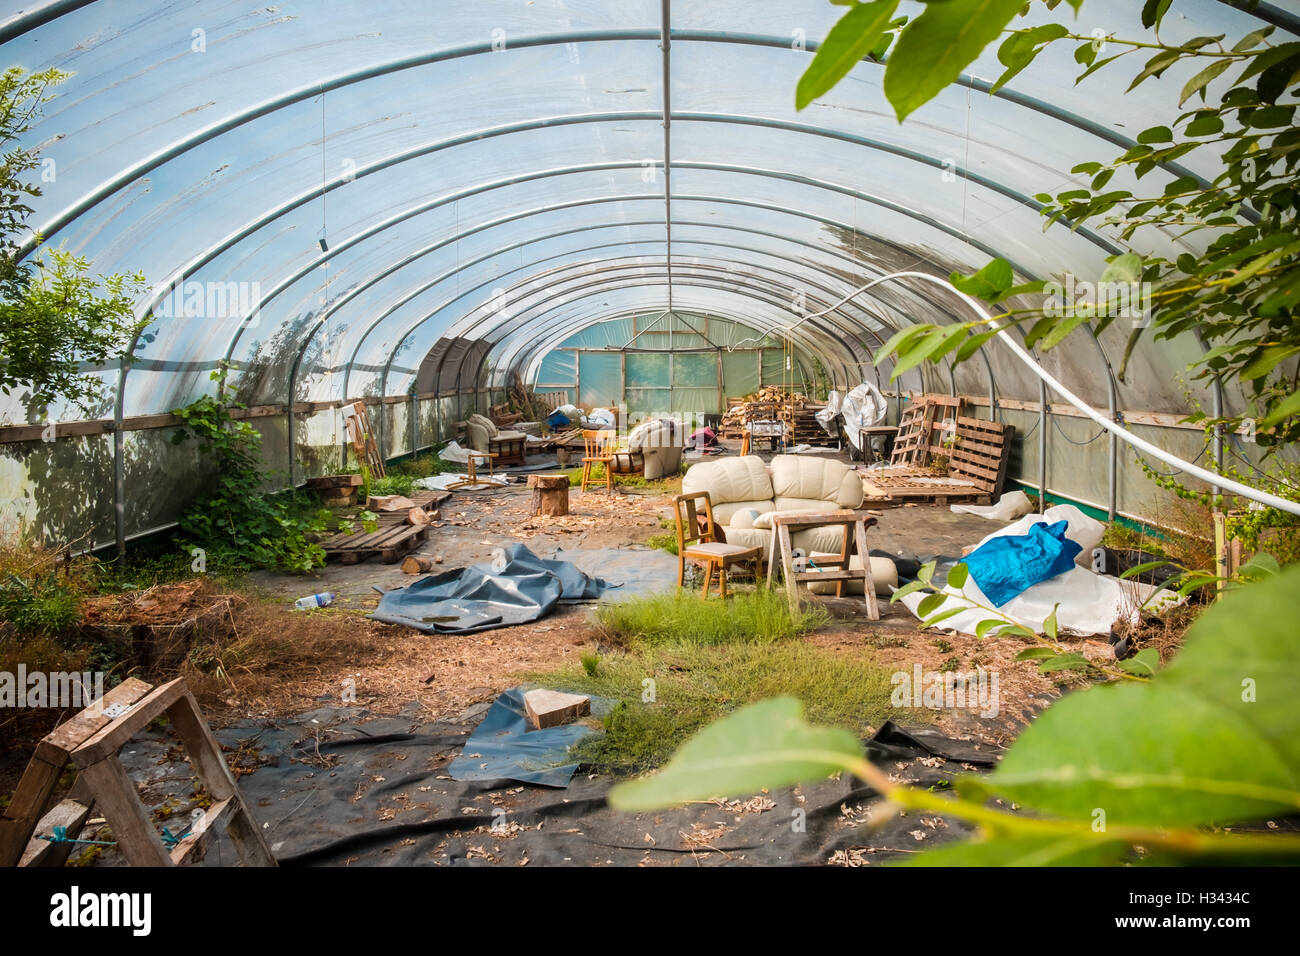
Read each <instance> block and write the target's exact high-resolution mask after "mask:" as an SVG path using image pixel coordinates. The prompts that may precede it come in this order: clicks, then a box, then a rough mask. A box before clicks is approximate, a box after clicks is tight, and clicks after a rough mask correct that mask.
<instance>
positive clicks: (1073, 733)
mask: <svg viewBox="0 0 1300 956" xmlns="http://www.w3.org/2000/svg"><path fill="white" fill-rule="evenodd" d="M1298 590H1300V566H1292V567H1290V568H1288V569H1286V570H1285V571H1283V572H1282V573H1281V574H1278V575H1276V576H1273V577H1270V578H1267V579H1265V580H1263V581H1260V582H1258V583H1254V584H1250V585H1247V586H1245V587H1242V588H1239V589H1235V590H1233V591H1231V592H1229V593H1228V594H1227V595H1225V597H1224V598H1223V600H1222V601H1219V602H1218V603H1216V604H1214V605H1212V606H1210V607H1209V608H1208V609H1207V610H1206V611H1205V612H1204V613H1203V614H1202V615H1201V617H1200V618H1199V619H1198V620H1197V621H1196V622H1195V623H1194V624H1193V625H1192V627H1191V628H1190V629H1189V630H1188V632H1187V635H1186V640H1185V644H1184V646H1183V648H1182V650H1181V651H1180V652H1179V653H1178V655H1177V656H1176V657H1175V658H1174V659H1173V660H1172V661H1171V662H1170V663H1169V664H1168V666H1166V667H1165V668H1164V670H1163V671H1161V672H1160V675H1159V679H1157V680H1153V681H1151V682H1149V683H1143V684H1137V683H1132V682H1127V681H1121V682H1118V683H1114V684H1107V685H1103V686H1097V687H1091V688H1088V689H1087V690H1084V691H1081V692H1078V693H1074V694H1070V695H1069V696H1067V697H1064V698H1062V699H1061V700H1059V701H1057V702H1056V703H1055V704H1053V705H1052V706H1051V707H1050V708H1048V709H1047V710H1046V711H1045V712H1044V713H1042V714H1041V715H1040V716H1039V718H1038V719H1037V720H1036V721H1035V722H1034V723H1033V724H1032V725H1030V726H1029V727H1028V728H1027V729H1026V730H1025V731H1024V733H1022V734H1021V736H1020V738H1019V739H1018V740H1017V741H1016V742H1015V744H1014V745H1013V746H1012V747H1011V749H1010V750H1009V751H1008V752H1007V754H1006V756H1005V757H1004V758H1003V760H1002V762H1001V763H1000V764H999V765H998V767H997V769H996V770H995V771H994V772H993V773H992V774H991V775H989V776H988V777H986V778H982V779H980V780H975V781H974V782H973V783H971V784H970V787H971V788H972V789H975V790H979V789H983V790H985V791H986V792H989V793H993V794H996V795H998V796H1001V797H1002V798H1003V799H1010V800H1014V801H1015V802H1017V803H1021V804H1024V805H1026V806H1032V807H1034V809H1035V810H1036V811H1039V812H1042V813H1046V814H1051V815H1055V816H1059V817H1068V818H1074V819H1089V818H1091V816H1092V814H1093V811H1094V810H1095V809H1097V808H1102V809H1104V810H1105V812H1106V815H1107V818H1108V821H1109V822H1110V823H1111V824H1150V825H1157V826H1203V825H1228V824H1232V823H1236V822H1243V821H1248V820H1258V819H1261V818H1267V817H1268V816H1271V815H1273V814H1276V813H1284V812H1294V811H1295V810H1296V808H1297V807H1298V806H1300V734H1297V733H1296V732H1295V729H1296V718H1295V701H1296V700H1298V699H1300V644H1297V642H1296V640H1295V633H1294V623H1293V622H1294V606H1295V597H1294V596H1295V594H1296V593H1297V591H1298ZM962 785H963V786H965V785H966V784H965V783H964V782H963V784H962Z"/></svg>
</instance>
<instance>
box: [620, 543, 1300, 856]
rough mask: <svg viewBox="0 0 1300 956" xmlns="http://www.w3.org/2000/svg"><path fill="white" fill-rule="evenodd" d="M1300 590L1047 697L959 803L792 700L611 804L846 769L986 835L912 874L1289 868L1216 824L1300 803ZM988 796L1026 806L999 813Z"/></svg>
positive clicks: (1274, 846)
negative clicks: (1299, 636)
mask: <svg viewBox="0 0 1300 956" xmlns="http://www.w3.org/2000/svg"><path fill="white" fill-rule="evenodd" d="M1297 587H1300V568H1293V569H1290V570H1288V571H1286V572H1284V573H1282V574H1279V575H1276V576H1273V577H1269V578H1267V579H1264V580H1262V581H1261V582H1260V583H1257V584H1254V585H1251V586H1248V587H1246V588H1243V589H1241V590H1240V591H1238V592H1236V593H1233V594H1230V595H1229V596H1227V597H1226V598H1225V599H1224V600H1223V601H1222V602H1221V603H1219V604H1217V605H1215V606H1214V607H1213V608H1211V609H1210V610H1209V611H1207V612H1206V613H1205V614H1204V615H1203V616H1202V617H1201V618H1200V619H1199V620H1198V621H1197V622H1196V623H1195V624H1194V625H1193V626H1192V628H1191V630H1189V632H1188V634H1187V640H1186V643H1185V645H1184V647H1183V650H1182V652H1181V653H1180V654H1179V656H1178V657H1177V658H1176V659H1175V660H1174V661H1173V662H1172V663H1171V664H1170V665H1169V666H1168V667H1166V668H1165V669H1164V670H1163V671H1162V672H1161V673H1160V674H1158V675H1157V676H1156V678H1155V679H1154V680H1152V681H1149V682H1146V683H1142V684H1106V685H1100V686H1095V687H1091V688H1089V689H1087V690H1084V691H1080V692H1077V693H1074V694H1071V695H1069V696H1068V697H1066V698H1064V699H1062V700H1060V701H1058V702H1057V703H1055V704H1053V705H1052V706H1051V707H1050V708H1049V709H1048V710H1047V711H1045V712H1044V713H1043V714H1042V715H1040V716H1039V718H1038V719H1037V720H1036V721H1034V723H1032V724H1031V725H1030V726H1029V727H1028V728H1027V729H1026V730H1025V731H1024V732H1023V733H1022V734H1021V735H1020V737H1019V738H1018V739H1017V740H1016V742H1015V743H1014V744H1013V745H1012V746H1011V748H1010V749H1009V750H1008V752H1007V753H1006V755H1005V757H1004V758H1003V759H1002V761H1001V762H1000V763H999V764H998V766H997V768H996V769H995V770H994V771H993V772H992V773H991V774H989V775H987V776H983V777H980V776H974V775H972V776H963V777H959V778H958V779H957V781H956V784H957V786H956V792H957V798H956V799H953V798H950V797H947V796H942V795H939V794H936V793H930V792H926V791H919V790H914V789H911V788H909V787H906V786H903V785H899V784H897V783H894V782H893V781H891V780H890V779H889V777H888V776H887V775H886V774H884V773H883V772H882V771H881V770H880V769H878V768H876V767H874V766H873V765H871V764H870V763H869V762H868V761H867V760H866V759H865V758H864V757H863V756H862V752H861V749H860V747H859V746H858V744H857V742H856V741H849V740H846V739H845V737H844V736H843V735H838V734H836V735H833V736H823V734H825V733H826V732H825V731H821V730H819V729H818V728H815V727H811V726H809V725H807V724H805V723H803V721H802V718H801V714H800V708H799V706H798V705H797V703H796V702H793V701H788V700H785V701H781V700H778V701H767V702H764V703H762V704H758V705H754V706H751V707H748V708H744V709H742V710H740V711H738V712H736V713H735V714H733V715H731V716H730V717H728V718H727V719H726V720H724V721H722V722H721V723H719V724H716V725H714V726H712V727H709V728H708V729H706V730H705V731H703V732H702V733H701V734H700V735H699V736H697V737H695V738H693V739H692V740H691V741H689V742H688V743H687V744H686V745H685V746H684V747H683V748H682V752H681V754H680V755H679V757H680V759H678V758H674V759H673V760H672V761H671V762H670V763H669V764H668V766H667V767H666V768H665V769H664V771H663V772H662V773H660V774H658V775H657V776H655V777H653V778H650V779H648V780H644V781H635V782H632V783H627V784H622V785H620V786H618V787H616V788H614V790H612V791H611V792H610V797H609V799H610V802H611V804H612V805H614V806H616V807H620V808H623V809H637V810H650V809H655V808H658V807H662V806H667V805H669V804H672V803H677V802H682V801H685V800H703V799H709V798H711V797H714V796H718V795H727V796H740V795H743V794H746V793H750V792H753V791H754V790H755V789H760V788H763V787H775V786H785V785H788V784H791V783H794V782H799V781H803V780H811V779H816V778H819V777H825V776H827V775H828V774H830V773H832V772H836V771H848V772H851V773H854V774H856V775H858V776H860V777H861V778H862V779H864V780H866V781H867V782H868V783H869V784H871V785H872V786H873V787H875V788H876V789H877V790H878V791H880V792H881V793H882V794H883V795H885V796H886V797H887V798H888V799H889V800H890V802H892V803H893V804H895V805H896V806H899V807H902V808H904V809H917V810H924V811H929V812H938V813H944V814H947V815H951V816H957V817H960V818H963V819H966V820H969V821H971V822H973V823H975V824H977V825H978V826H979V827H980V828H981V830H982V836H983V837H984V840H983V841H982V842H976V843H970V844H964V845H962V846H959V847H953V848H946V849H943V850H940V851H937V852H935V853H934V854H933V855H931V854H922V855H921V856H920V857H919V858H918V859H916V861H915V862H916V863H917V864H921V865H924V864H926V863H935V864H951V865H1009V864H1029V863H1034V864H1049V863H1072V864H1076V865H1079V864H1084V865H1089V864H1091V865H1096V864H1115V863H1121V862H1157V863H1204V862H1209V861H1214V862H1241V861H1246V860H1259V859H1261V858H1270V859H1273V860H1275V861H1283V860H1290V861H1295V860H1298V859H1300V840H1297V839H1296V838H1295V837H1294V836H1291V835H1275V834H1258V835H1257V834H1239V833H1229V832H1219V831H1216V830H1214V829H1212V828H1220V827H1226V826H1238V825H1242V824H1249V823H1251V822H1254V821H1259V820H1264V819H1268V818H1269V817H1271V816H1275V815H1281V814H1286V813H1294V812H1295V811H1296V809H1297V808H1300V736H1297V734H1296V733H1295V729H1296V728H1295V710H1294V701H1295V699H1296V696H1297V695H1298V694H1300V648H1297V645H1296V643H1295V640H1294V633H1293V628H1292V626H1291V623H1290V621H1291V618H1290V611H1291V608H1292V606H1293V604H1294V598H1293V595H1294V593H1295V590H1296V588H1297ZM850 744H851V746H850ZM992 797H996V798H998V799H1000V800H1001V801H1002V802H1003V804H1007V803H1010V802H1013V801H1014V802H1015V803H1016V804H1019V805H1021V807H1022V808H1023V810H1024V811H1027V812H1023V813H1011V812H1007V811H1004V810H998V809H993V808H992V807H991V806H990V805H989V804H988V802H987V801H988V800H989V799H990V798H992Z"/></svg>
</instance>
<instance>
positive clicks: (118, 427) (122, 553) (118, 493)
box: [113, 342, 134, 564]
mask: <svg viewBox="0 0 1300 956" xmlns="http://www.w3.org/2000/svg"><path fill="white" fill-rule="evenodd" d="M132 345H134V342H132ZM129 355H130V353H129V352H128V353H127V354H125V355H123V356H122V358H121V367H120V368H119V370H118V373H117V400H116V401H115V402H114V403H113V536H114V538H115V539H116V541H117V560H118V563H119V564H121V563H124V562H125V561H126V434H125V433H124V432H123V431H122V422H123V419H124V418H125V417H126V416H125V415H124V414H123V411H122V406H123V402H124V401H125V398H126V366H127V363H128V362H129V361H130V358H129Z"/></svg>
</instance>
